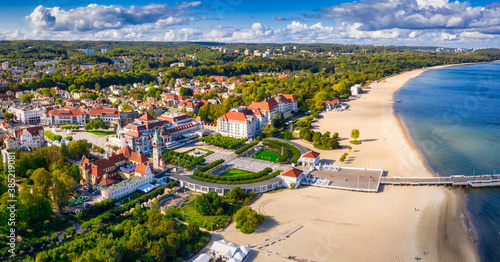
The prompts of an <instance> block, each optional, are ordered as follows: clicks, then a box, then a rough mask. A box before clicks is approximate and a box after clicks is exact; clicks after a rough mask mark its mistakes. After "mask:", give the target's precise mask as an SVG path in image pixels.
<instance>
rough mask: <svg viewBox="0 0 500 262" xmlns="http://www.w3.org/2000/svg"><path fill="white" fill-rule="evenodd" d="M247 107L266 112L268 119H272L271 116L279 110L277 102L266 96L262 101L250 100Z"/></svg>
mask: <svg viewBox="0 0 500 262" xmlns="http://www.w3.org/2000/svg"><path fill="white" fill-rule="evenodd" d="M248 108H249V109H259V110H263V111H266V112H267V115H268V118H269V121H271V120H272V119H273V116H274V115H275V114H277V113H279V112H280V110H279V106H278V103H277V102H276V100H274V98H266V99H264V101H262V102H252V103H251V104H250V105H249V106H248Z"/></svg>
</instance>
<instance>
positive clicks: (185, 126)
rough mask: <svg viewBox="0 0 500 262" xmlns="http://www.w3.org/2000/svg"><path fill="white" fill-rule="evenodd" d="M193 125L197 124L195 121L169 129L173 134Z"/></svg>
mask: <svg viewBox="0 0 500 262" xmlns="http://www.w3.org/2000/svg"><path fill="white" fill-rule="evenodd" d="M193 126H195V124H194V123H189V124H185V125H182V126H178V127H175V128H171V129H169V130H168V132H169V133H170V134H173V133H175V132H179V131H181V130H184V129H188V128H190V127H193Z"/></svg>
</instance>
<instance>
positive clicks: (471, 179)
mask: <svg viewBox="0 0 500 262" xmlns="http://www.w3.org/2000/svg"><path fill="white" fill-rule="evenodd" d="M380 184H382V185H397V186H440V185H443V186H454V187H461V186H465V187H497V186H500V175H481V176H450V177H381V178H380Z"/></svg>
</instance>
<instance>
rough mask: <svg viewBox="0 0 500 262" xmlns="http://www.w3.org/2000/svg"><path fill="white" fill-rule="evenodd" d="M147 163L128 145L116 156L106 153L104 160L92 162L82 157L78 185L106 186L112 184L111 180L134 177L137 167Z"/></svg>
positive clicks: (141, 155)
mask: <svg viewBox="0 0 500 262" xmlns="http://www.w3.org/2000/svg"><path fill="white" fill-rule="evenodd" d="M148 162H149V158H147V157H146V156H145V155H144V154H140V153H138V152H136V151H133V150H132V149H131V148H130V147H129V146H128V145H125V146H124V147H123V148H122V149H121V150H120V151H119V152H118V154H115V153H114V152H111V153H110V154H108V153H106V157H105V158H103V159H99V160H96V161H93V162H91V161H90V159H88V158H86V157H85V156H84V157H83V158H82V160H81V162H80V172H81V174H82V180H81V181H80V183H81V184H88V183H90V184H93V185H98V184H103V185H105V186H106V185H109V184H111V183H112V182H113V181H111V180H114V181H118V180H120V179H128V178H131V177H134V175H135V174H134V173H133V171H134V170H135V168H136V167H137V166H139V165H146V164H148ZM104 175H106V177H104Z"/></svg>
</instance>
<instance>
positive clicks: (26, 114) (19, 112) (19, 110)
mask: <svg viewBox="0 0 500 262" xmlns="http://www.w3.org/2000/svg"><path fill="white" fill-rule="evenodd" d="M7 111H9V112H11V113H13V114H14V115H15V116H16V120H17V121H19V122H21V123H23V124H38V123H40V118H41V116H42V114H43V111H42V110H41V109H40V108H34V107H32V106H17V107H16V106H11V107H9V109H8V110H7Z"/></svg>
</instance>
